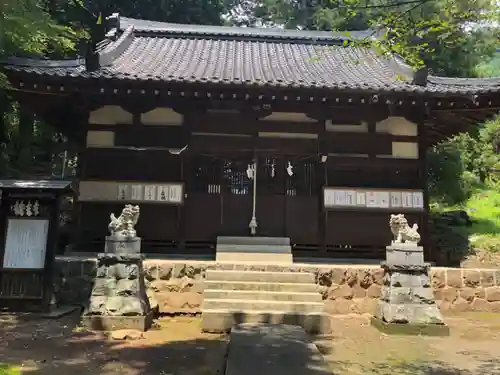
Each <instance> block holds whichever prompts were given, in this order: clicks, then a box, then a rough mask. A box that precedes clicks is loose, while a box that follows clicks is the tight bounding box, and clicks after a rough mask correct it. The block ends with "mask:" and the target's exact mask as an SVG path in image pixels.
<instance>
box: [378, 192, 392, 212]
mask: <svg viewBox="0 0 500 375" xmlns="http://www.w3.org/2000/svg"><path fill="white" fill-rule="evenodd" d="M377 207H380V208H389V207H390V194H389V192H388V191H378V192H377Z"/></svg>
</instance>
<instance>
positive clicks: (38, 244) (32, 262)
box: [3, 218, 49, 269]
mask: <svg viewBox="0 0 500 375" xmlns="http://www.w3.org/2000/svg"><path fill="white" fill-rule="evenodd" d="M48 232H49V220H48V219H13V218H11V219H8V222H7V234H6V240H5V253H4V258H3V267H4V268H16V269H43V268H44V266H45V254H46V250H47V236H48Z"/></svg>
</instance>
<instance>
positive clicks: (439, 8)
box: [233, 0, 498, 76]
mask: <svg viewBox="0 0 500 375" xmlns="http://www.w3.org/2000/svg"><path fill="white" fill-rule="evenodd" d="M252 4H253V6H252ZM245 5H246V6H244V7H240V8H239V9H240V13H239V14H233V19H235V22H236V23H238V24H242V23H243V24H244V23H246V24H249V25H252V24H256V23H263V24H268V25H282V26H283V27H285V28H292V29H295V28H300V29H317V30H340V31H352V30H365V29H369V28H371V29H373V36H376V37H377V38H373V40H372V39H371V38H370V39H369V40H365V41H363V42H369V43H370V44H372V45H373V46H374V47H376V48H377V49H379V51H380V52H381V53H397V54H399V55H401V56H402V57H404V59H405V60H406V62H407V63H409V64H410V65H411V66H413V67H414V68H416V69H417V68H420V67H423V66H426V67H428V68H431V69H432V70H433V71H434V72H435V73H437V74H441V75H450V76H471V75H472V74H473V73H474V68H475V67H476V65H477V64H478V63H479V62H481V61H483V60H484V59H488V58H489V57H490V56H492V54H493V53H494V51H495V47H497V46H496V43H497V41H498V33H497V30H496V29H494V28H491V27H484V26H485V25H487V24H488V23H489V22H490V21H492V20H495V19H498V6H497V3H496V2H495V1H490V0H471V1H468V0H324V1H323V0H264V1H261V2H252V1H249V0H247V2H246V3H245ZM245 21H246V22H245ZM478 24H480V25H482V26H483V27H480V28H478V27H472V26H473V25H478Z"/></svg>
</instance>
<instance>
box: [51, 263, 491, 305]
mask: <svg viewBox="0 0 500 375" xmlns="http://www.w3.org/2000/svg"><path fill="white" fill-rule="evenodd" d="M95 268H96V261H95V259H91V258H89V259H84V258H79V257H61V258H58V260H57V267H56V271H55V286H56V295H57V296H58V297H59V299H60V301H61V302H62V303H82V304H85V303H86V302H88V298H89V296H90V292H91V290H92V283H93V279H94V275H95ZM144 268H145V270H146V278H147V284H148V288H149V294H150V296H151V297H152V298H154V299H155V300H156V302H157V303H158V307H159V311H160V312H161V313H190V314H194V313H199V312H200V308H201V302H202V292H203V283H204V282H203V281H204V278H205V271H206V270H207V269H208V268H210V269H231V270H242V271H243V270H255V271H275V272H280V271H287V272H300V271H302V272H311V273H314V274H315V276H316V282H317V284H318V291H319V292H320V293H321V294H322V295H323V299H324V300H325V309H326V311H327V312H328V313H331V314H347V313H359V314H363V313H370V314H371V313H373V312H374V309H375V304H376V300H377V298H378V297H379V296H380V292H381V288H382V278H383V270H382V269H381V268H379V267H378V266H348V265H346V266H344V265H337V266H333V265H332V266H323V265H322V266H313V265H297V264H294V265H293V266H291V267H282V266H258V265H251V266H250V265H241V264H240V265H231V264H223V265H222V264H217V263H215V262H197V261H192V262H182V261H167V260H156V259H147V260H146V261H145V262H144ZM430 278H431V281H432V286H431V287H432V288H433V292H434V296H435V298H436V300H437V303H438V305H439V307H440V309H441V311H443V312H447V311H453V312H464V311H481V312H499V313H500V270H485V269H456V268H433V269H432V270H431V273H430Z"/></svg>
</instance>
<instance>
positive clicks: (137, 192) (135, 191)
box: [132, 185, 144, 201]
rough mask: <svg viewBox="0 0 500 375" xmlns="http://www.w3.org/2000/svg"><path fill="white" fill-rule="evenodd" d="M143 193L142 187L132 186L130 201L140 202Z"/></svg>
mask: <svg viewBox="0 0 500 375" xmlns="http://www.w3.org/2000/svg"><path fill="white" fill-rule="evenodd" d="M143 193H144V187H143V186H142V185H132V200H133V201H142V200H143V199H144V198H143Z"/></svg>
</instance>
